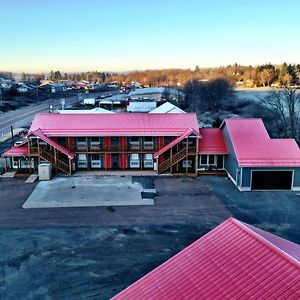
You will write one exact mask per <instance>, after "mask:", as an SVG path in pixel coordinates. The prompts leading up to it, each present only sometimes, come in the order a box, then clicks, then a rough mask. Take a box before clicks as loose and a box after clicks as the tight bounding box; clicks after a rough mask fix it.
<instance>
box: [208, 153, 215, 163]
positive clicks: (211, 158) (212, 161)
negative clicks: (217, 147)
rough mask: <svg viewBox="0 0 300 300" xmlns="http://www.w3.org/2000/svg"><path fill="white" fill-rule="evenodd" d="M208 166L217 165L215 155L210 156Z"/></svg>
mask: <svg viewBox="0 0 300 300" xmlns="http://www.w3.org/2000/svg"><path fill="white" fill-rule="evenodd" d="M208 164H209V165H214V164H215V156H214V155H209V158H208Z"/></svg>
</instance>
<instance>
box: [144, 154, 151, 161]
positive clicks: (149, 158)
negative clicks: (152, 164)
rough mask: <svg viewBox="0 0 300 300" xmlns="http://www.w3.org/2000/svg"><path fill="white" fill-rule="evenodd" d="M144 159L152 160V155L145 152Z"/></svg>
mask: <svg viewBox="0 0 300 300" xmlns="http://www.w3.org/2000/svg"><path fill="white" fill-rule="evenodd" d="M144 159H145V160H153V155H152V154H145V156H144Z"/></svg>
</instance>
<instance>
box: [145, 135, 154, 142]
mask: <svg viewBox="0 0 300 300" xmlns="http://www.w3.org/2000/svg"><path fill="white" fill-rule="evenodd" d="M144 141H145V143H153V137H152V136H145V137H144Z"/></svg>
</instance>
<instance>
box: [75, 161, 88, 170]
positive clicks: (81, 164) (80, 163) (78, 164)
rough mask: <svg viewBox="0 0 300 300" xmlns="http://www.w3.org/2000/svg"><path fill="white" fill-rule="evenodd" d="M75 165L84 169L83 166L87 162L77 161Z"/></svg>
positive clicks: (85, 165) (85, 166) (84, 166)
mask: <svg viewBox="0 0 300 300" xmlns="http://www.w3.org/2000/svg"><path fill="white" fill-rule="evenodd" d="M77 167H78V168H80V169H81V168H82V169H85V168H87V162H86V161H79V162H78V163H77Z"/></svg>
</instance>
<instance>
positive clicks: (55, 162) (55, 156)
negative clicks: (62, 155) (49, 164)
mask: <svg viewBox="0 0 300 300" xmlns="http://www.w3.org/2000/svg"><path fill="white" fill-rule="evenodd" d="M54 168H55V173H57V150H56V148H54Z"/></svg>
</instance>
